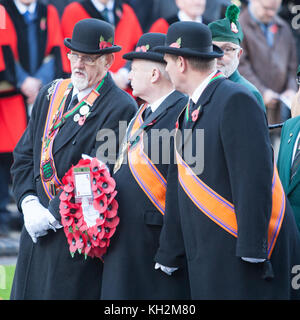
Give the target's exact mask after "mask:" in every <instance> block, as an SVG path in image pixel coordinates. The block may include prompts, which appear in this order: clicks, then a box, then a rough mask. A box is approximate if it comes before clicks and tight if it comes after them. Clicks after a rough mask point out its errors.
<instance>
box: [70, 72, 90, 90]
mask: <svg viewBox="0 0 300 320" xmlns="http://www.w3.org/2000/svg"><path fill="white" fill-rule="evenodd" d="M77 71H80V72H82V73H83V74H84V78H81V77H77V76H76V74H75V72H77ZM71 81H72V83H73V86H74V87H75V88H76V89H77V90H78V91H82V90H84V89H86V88H87V87H88V86H89V81H88V75H87V73H86V72H85V71H82V70H78V69H74V70H73V71H72V75H71Z"/></svg>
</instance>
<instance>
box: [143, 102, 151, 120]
mask: <svg viewBox="0 0 300 320" xmlns="http://www.w3.org/2000/svg"><path fill="white" fill-rule="evenodd" d="M151 114H152V109H151V107H150V106H148V107H147V108H146V110H145V111H144V121H146V120H147V119H148V118H149V117H150V116H151Z"/></svg>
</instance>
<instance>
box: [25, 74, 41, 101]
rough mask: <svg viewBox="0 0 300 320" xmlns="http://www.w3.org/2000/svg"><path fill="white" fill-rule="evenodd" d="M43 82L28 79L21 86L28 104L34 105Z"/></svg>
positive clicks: (31, 78)
mask: <svg viewBox="0 0 300 320" xmlns="http://www.w3.org/2000/svg"><path fill="white" fill-rule="evenodd" d="M41 85H42V82H41V80H39V79H37V78H33V77H27V78H26V79H25V80H24V82H23V83H22V85H21V92H22V93H23V94H24V95H25V96H26V97H27V103H28V104H32V103H34V100H35V98H36V97H37V95H38V93H39V90H40V88H41Z"/></svg>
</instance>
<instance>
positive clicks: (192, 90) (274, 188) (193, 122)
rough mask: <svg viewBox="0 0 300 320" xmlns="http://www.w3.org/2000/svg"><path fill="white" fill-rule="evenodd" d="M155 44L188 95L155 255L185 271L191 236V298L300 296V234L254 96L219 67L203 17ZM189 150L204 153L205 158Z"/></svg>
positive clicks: (174, 29) (177, 25)
mask: <svg viewBox="0 0 300 320" xmlns="http://www.w3.org/2000/svg"><path fill="white" fill-rule="evenodd" d="M195 39H197V40H195ZM155 50H156V51H158V52H162V53H164V54H165V55H164V59H165V60H166V62H167V66H166V70H167V71H168V73H169V75H170V77H171V80H172V82H173V83H174V85H175V88H176V89H178V90H179V91H182V92H184V93H186V94H188V95H189V97H190V100H189V104H188V106H187V107H186V108H185V110H184V111H183V112H182V114H181V115H180V116H179V118H178V122H177V124H176V128H177V133H176V134H175V153H176V160H177V167H175V168H174V176H175V177H178V178H177V179H175V182H174V183H171V182H170V183H168V186H167V194H168V197H167V199H166V209H165V216H164V219H165V221H164V226H163V229H162V232H161V236H160V248H159V250H158V252H157V255H156V261H157V262H158V263H159V264H160V265H161V268H162V269H164V267H166V266H167V267H179V270H180V267H181V265H180V259H178V255H179V253H180V254H182V252H181V248H182V243H184V247H185V253H186V256H187V261H188V271H189V279H190V287H191V295H192V299H290V298H299V290H298V291H297V290H296V289H297V288H296V287H295V286H293V285H292V284H293V281H292V277H293V276H294V274H293V272H294V271H293V266H294V265H299V263H300V250H299V249H300V241H299V234H298V231H297V228H296V224H295V219H294V217H293V214H292V212H291V208H290V205H289V203H288V201H286V197H285V194H284V191H283V188H282V185H281V182H280V179H279V177H278V173H277V169H276V166H274V163H273V155H272V148H271V144H270V140H269V133H268V126H267V122H266V119H265V117H264V115H263V111H262V109H261V108H260V107H259V105H258V102H257V100H256V99H255V97H254V96H253V95H251V94H250V93H249V91H248V90H247V89H246V88H245V87H244V86H241V85H240V84H237V83H233V82H231V81H230V80H228V79H226V78H225V77H224V76H222V74H220V73H219V72H218V71H216V58H218V57H220V56H221V55H222V53H221V52H220V49H218V48H217V47H216V46H214V45H213V44H212V36H211V32H210V30H209V29H208V27H207V26H205V25H203V24H196V23H192V22H178V23H174V24H173V25H171V26H170V27H169V29H168V33H167V40H166V43H165V45H164V46H161V47H157V48H156V49H155ZM187 129H190V131H188V130H187ZM199 130H200V132H203V134H204V145H203V148H202V150H200V151H198V153H197V148H196V147H197V145H196V135H197V132H198V133H199ZM180 132H181V135H182V137H181V139H179V137H180V135H179V133H180ZM189 150H193V151H194V152H196V154H194V156H195V157H196V158H197V157H201V156H202V157H203V165H202V167H199V166H195V165H194V163H193V162H192V161H191V159H192V158H189V157H186V154H188V153H186V151H189ZM170 181H172V180H170ZM181 234H182V237H180V235H181ZM177 248H180V251H178V249H177ZM176 272H178V271H174V275H175V274H176Z"/></svg>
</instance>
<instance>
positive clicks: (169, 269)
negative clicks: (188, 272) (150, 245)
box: [154, 262, 178, 276]
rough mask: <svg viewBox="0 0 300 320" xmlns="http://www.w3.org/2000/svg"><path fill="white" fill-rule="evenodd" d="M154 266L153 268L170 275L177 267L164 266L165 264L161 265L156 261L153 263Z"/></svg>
mask: <svg viewBox="0 0 300 320" xmlns="http://www.w3.org/2000/svg"><path fill="white" fill-rule="evenodd" d="M154 268H155V270H157V269H159V268H160V269H161V270H162V271H163V272H164V273H166V274H167V275H169V276H171V275H172V272H174V271H176V270H178V268H172V267H166V266H163V265H161V264H160V263H158V262H156V263H155V267H154Z"/></svg>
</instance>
